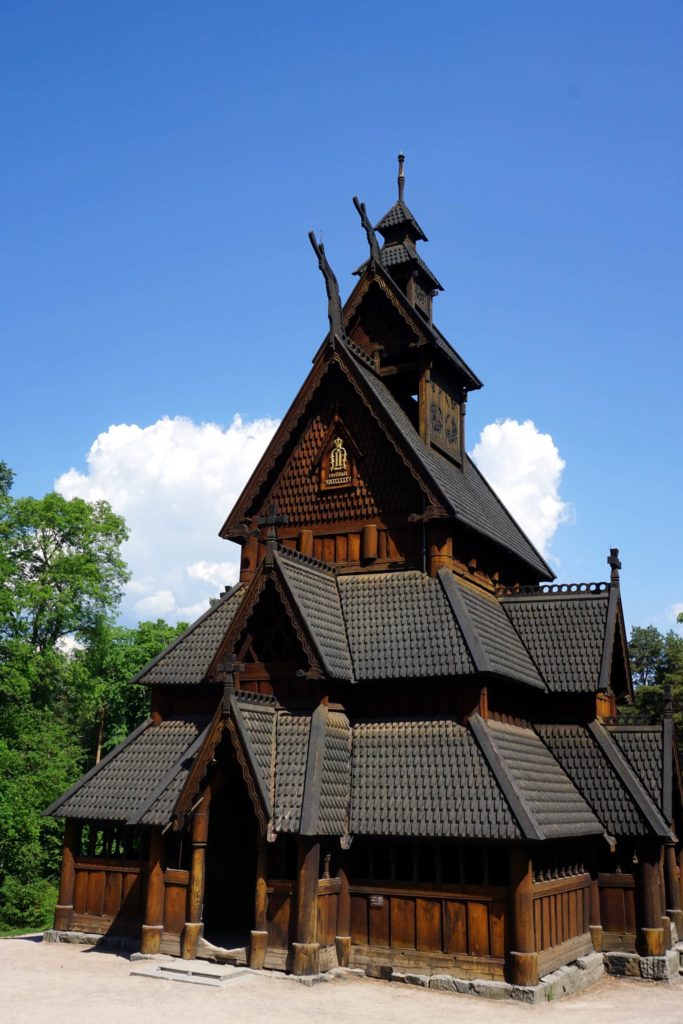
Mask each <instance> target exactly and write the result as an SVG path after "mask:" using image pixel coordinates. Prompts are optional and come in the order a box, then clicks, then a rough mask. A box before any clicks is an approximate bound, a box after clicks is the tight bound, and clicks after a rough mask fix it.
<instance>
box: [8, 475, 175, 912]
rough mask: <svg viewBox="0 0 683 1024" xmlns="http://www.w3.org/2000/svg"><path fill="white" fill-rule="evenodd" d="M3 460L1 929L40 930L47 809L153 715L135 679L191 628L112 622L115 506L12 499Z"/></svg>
mask: <svg viewBox="0 0 683 1024" xmlns="http://www.w3.org/2000/svg"><path fill="white" fill-rule="evenodd" d="M13 478H14V474H13V473H12V470H11V469H10V468H9V467H8V466H7V465H6V463H4V462H0V779H2V785H0V930H1V929H2V928H3V927H4V928H7V927H40V926H43V925H45V924H46V923H47V922H48V920H49V917H50V915H51V910H52V906H53V904H54V901H55V897H56V884H57V881H58V877H59V866H60V853H61V840H62V831H63V829H62V822H60V821H58V820H55V819H53V818H46V817H43V814H42V811H43V810H44V808H45V807H46V806H47V805H48V804H49V803H51V802H52V800H54V799H55V798H56V797H57V796H58V795H59V794H60V793H61V792H63V791H64V790H65V789H67V788H68V787H69V786H70V785H71V784H72V783H73V782H74V781H75V780H76V779H77V778H78V777H79V775H80V774H81V773H82V772H83V771H84V770H85V769H87V768H89V767H90V766H91V765H92V764H93V763H94V762H95V760H96V758H97V757H98V756H99V754H100V753H103V752H106V750H108V749H110V748H111V747H113V746H114V745H115V744H116V743H118V742H119V741H120V740H122V739H123V738H124V737H125V736H126V735H127V733H128V732H130V731H131V730H132V729H133V728H134V727H135V726H136V725H138V724H139V723H140V722H141V721H142V720H143V719H144V718H145V717H146V715H147V713H148V707H149V694H148V691H147V690H146V688H145V687H143V686H131V685H130V680H131V678H132V677H133V676H135V675H136V674H137V673H138V672H139V671H140V669H141V668H143V667H144V665H145V664H146V663H147V662H148V661H149V660H150V659H151V658H153V657H154V656H155V655H156V654H157V653H159V651H160V650H162V649H163V648H164V647H165V646H167V644H168V643H170V642H171V640H173V639H174V637H175V636H177V635H178V632H179V630H180V629H182V628H183V626H178V627H175V626H169V625H168V624H167V623H165V622H163V621H162V620H158V621H157V622H143V623H139V625H138V626H137V627H135V628H130V629H129V628H126V627H123V626H117V625H115V622H114V616H115V613H116V610H117V607H118V604H119V601H120V598H121V594H122V591H123V587H124V585H125V583H126V581H127V580H128V578H129V574H128V569H127V567H126V564H125V562H124V561H123V558H122V557H121V544H122V542H123V541H124V540H125V539H126V538H127V536H128V531H127V528H126V524H125V522H124V520H123V519H122V518H121V517H120V516H118V515H116V514H115V513H114V512H113V511H112V509H111V508H110V506H109V505H108V504H107V503H106V502H95V503H94V504H89V503H88V502H85V501H83V500H81V499H80V498H75V499H72V500H71V501H67V500H66V499H65V498H63V497H62V496H61V495H59V494H47V495H45V497H43V498H16V499H15V498H13V497H12V495H11V488H12V482H13Z"/></svg>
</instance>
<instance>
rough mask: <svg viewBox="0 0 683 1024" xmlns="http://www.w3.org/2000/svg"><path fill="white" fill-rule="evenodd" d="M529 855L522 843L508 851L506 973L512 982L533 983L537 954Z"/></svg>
mask: <svg viewBox="0 0 683 1024" xmlns="http://www.w3.org/2000/svg"><path fill="white" fill-rule="evenodd" d="M533 883H534V875H533V870H532V863H531V856H530V855H529V851H528V849H526V848H525V847H523V846H513V847H512V849H511V851H510V886H511V891H512V950H511V951H510V974H511V979H510V980H511V981H512V983H513V985H537V984H538V980H539V973H538V954H537V953H536V945H535V939H534V906H533V892H532V889H533Z"/></svg>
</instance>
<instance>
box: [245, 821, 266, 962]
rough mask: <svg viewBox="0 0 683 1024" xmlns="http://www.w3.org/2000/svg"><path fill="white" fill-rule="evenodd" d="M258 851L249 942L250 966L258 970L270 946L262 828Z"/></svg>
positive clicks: (258, 839)
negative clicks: (252, 924)
mask: <svg viewBox="0 0 683 1024" xmlns="http://www.w3.org/2000/svg"><path fill="white" fill-rule="evenodd" d="M256 851H257V853H256V886H255V892H254V927H253V929H252V932H251V937H250V943H249V966H250V967H251V969H252V970H255V971H258V970H260V969H261V968H262V967H263V964H264V963H265V959H266V950H267V948H268V849H267V847H266V840H265V837H264V835H263V833H262V832H261V829H260V828H258V829H257V833H256Z"/></svg>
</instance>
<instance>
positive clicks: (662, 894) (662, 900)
mask: <svg viewBox="0 0 683 1024" xmlns="http://www.w3.org/2000/svg"><path fill="white" fill-rule="evenodd" d="M664 860H665V853H664V844H663V843H662V845H661V846H660V848H659V864H658V869H659V905H660V908H661V913H662V928H663V929H664V949H671V918H670V917H669V915H668V914H667V911H666V882H665V879H664Z"/></svg>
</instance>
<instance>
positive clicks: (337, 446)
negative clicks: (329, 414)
mask: <svg viewBox="0 0 683 1024" xmlns="http://www.w3.org/2000/svg"><path fill="white" fill-rule="evenodd" d="M346 463H347V456H346V448H345V447H344V442H343V441H342V439H341V437H335V439H334V447H333V449H332V451H331V452H330V470H331V471H332V472H333V473H340V472H341V471H342V470H344V469H346Z"/></svg>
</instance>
